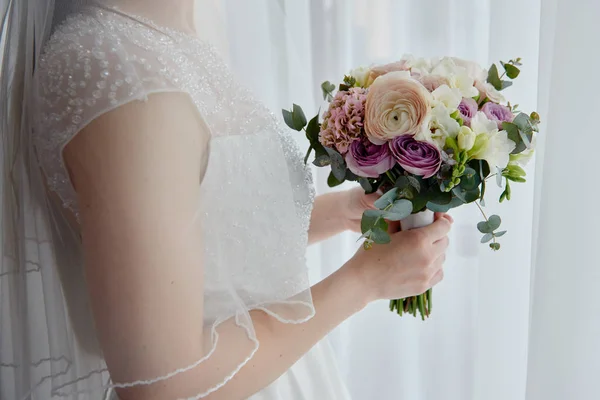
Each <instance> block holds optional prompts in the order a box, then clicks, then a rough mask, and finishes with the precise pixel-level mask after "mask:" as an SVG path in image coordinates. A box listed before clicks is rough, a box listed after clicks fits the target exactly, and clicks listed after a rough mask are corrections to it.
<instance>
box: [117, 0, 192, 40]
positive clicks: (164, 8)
mask: <svg viewBox="0 0 600 400" xmlns="http://www.w3.org/2000/svg"><path fill="white" fill-rule="evenodd" d="M107 3H110V4H111V5H114V6H116V7H118V8H119V9H120V10H122V11H124V12H127V13H131V14H137V15H140V16H143V17H146V18H149V19H151V20H152V21H154V22H156V23H157V24H159V25H161V26H165V27H169V28H174V29H177V30H181V31H185V32H188V33H195V32H196V29H195V26H194V0H110V1H107Z"/></svg>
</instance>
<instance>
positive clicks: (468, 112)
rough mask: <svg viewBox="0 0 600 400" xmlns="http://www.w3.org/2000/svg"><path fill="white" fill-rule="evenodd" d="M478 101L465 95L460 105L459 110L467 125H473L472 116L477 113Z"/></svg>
mask: <svg viewBox="0 0 600 400" xmlns="http://www.w3.org/2000/svg"><path fill="white" fill-rule="evenodd" d="M477 109H478V107H477V102H476V101H475V100H473V99H471V98H469V97H463V99H462V101H461V102H460V104H459V105H458V112H459V113H460V117H461V118H462V119H463V122H464V124H465V125H466V126H469V127H470V126H471V118H473V117H474V116H475V114H477Z"/></svg>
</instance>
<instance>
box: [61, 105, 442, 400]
mask: <svg viewBox="0 0 600 400" xmlns="http://www.w3.org/2000/svg"><path fill="white" fill-rule="evenodd" d="M173 121H177V124H178V130H177V132H176V135H175V134H174V132H173V126H172V123H173ZM206 138H207V135H206V129H205V127H204V125H203V123H202V121H201V120H200V119H199V118H197V116H196V113H195V109H193V106H192V105H191V104H190V103H189V100H188V99H187V97H186V96H184V95H178V94H160V95H154V96H150V99H149V100H148V101H147V102H145V103H141V102H136V103H131V104H128V105H125V106H122V107H120V108H119V109H117V110H115V111H113V112H111V113H109V114H106V115H104V116H102V117H100V118H99V119H97V120H96V121H94V122H93V123H92V124H90V125H89V126H88V127H87V128H86V129H85V131H84V132H82V133H81V134H80V135H79V136H77V137H76V138H75V139H74V140H73V141H72V142H71V143H70V144H69V145H68V147H67V149H66V152H65V158H66V161H67V164H68V165H69V167H70V170H71V174H72V178H73V181H74V184H75V186H76V189H77V192H78V195H79V200H80V205H81V219H82V237H83V246H84V257H85V268H86V274H87V280H88V286H89V291H90V295H91V303H92V309H93V313H94V318H95V321H96V329H97V331H98V336H99V339H100V342H101V345H102V348H103V352H104V356H105V358H106V362H107V365H108V368H109V371H110V374H111V377H112V379H113V381H114V382H129V381H132V380H137V379H141V378H142V379H143V378H149V377H155V376H161V375H164V374H165V373H168V372H171V371H174V370H176V369H178V368H181V367H184V366H187V365H190V364H191V363H193V362H195V361H197V359H198V354H203V352H204V351H205V350H206V349H205V348H203V346H204V345H203V343H204V342H205V341H206V339H207V336H208V334H207V332H204V327H203V318H202V315H203V310H204V303H203V302H204V293H203V291H202V288H203V284H202V281H203V270H202V265H201V264H199V262H200V261H199V260H201V257H200V255H199V254H198V248H201V247H202V246H201V245H199V241H201V235H200V234H199V232H195V231H194V230H192V231H190V221H192V220H193V218H194V214H195V212H196V210H197V206H198V204H197V200H198V199H197V188H198V185H199V182H200V180H201V175H202V168H203V162H202V159H201V157H200V158H199V157H198V155H199V154H205V152H206V142H207V141H206ZM449 225H450V223H449V222H447V221H446V222H443V221H442V220H440V221H439V222H438V223H436V224H434V225H432V227H431V228H424V229H423V230H417V231H412V232H400V233H398V234H395V235H393V240H392V244H391V245H388V246H376V247H375V248H374V249H373V250H370V251H369V252H364V251H360V252H359V253H358V254H357V255H356V256H355V257H354V258H353V259H352V260H351V261H350V262H348V263H347V264H346V265H345V266H344V267H343V268H341V269H340V270H339V271H338V272H336V273H334V274H333V275H331V276H330V277H328V278H327V279H325V280H324V281H322V282H321V283H319V284H317V285H316V286H314V287H313V288H312V294H313V301H314V306H315V309H316V316H315V317H314V318H313V319H311V320H309V321H308V322H306V323H304V324H298V325H294V324H284V323H280V322H278V321H277V320H275V319H274V318H272V317H270V316H268V315H267V314H265V313H263V312H261V311H251V313H250V315H251V317H252V320H253V323H254V327H255V331H256V334H257V338H258V340H259V341H260V347H259V349H258V351H257V353H256V354H255V355H254V357H253V358H252V359H251V360H250V362H249V363H248V364H246V365H245V366H244V367H243V368H242V369H241V370H240V371H239V372H238V373H237V375H236V376H235V378H234V379H233V380H231V381H230V382H229V383H227V384H226V385H225V386H224V387H222V388H220V389H219V390H217V391H216V392H213V393H212V394H211V395H210V396H209V397H208V398H210V399H217V400H221V399H227V400H235V399H245V398H247V397H248V396H250V395H252V394H253V393H255V392H257V391H259V390H260V389H262V388H264V387H265V386H267V385H268V384H269V383H271V382H272V381H274V380H275V379H276V378H277V377H279V376H280V375H281V374H282V373H284V372H285V371H286V370H287V369H288V368H289V367H290V366H292V365H293V363H294V362H295V361H297V360H298V359H299V358H300V357H301V356H302V355H303V354H304V353H306V352H307V351H308V350H309V349H310V348H311V347H312V346H314V345H315V344H316V343H317V342H318V341H319V340H320V339H322V338H323V337H324V336H325V335H326V334H327V333H328V332H329V331H330V330H331V329H333V328H334V327H335V326H337V325H338V324H339V323H341V322H342V321H343V320H344V319H346V318H348V317H349V316H350V315H352V314H353V313H355V312H357V311H358V310H360V309H361V308H362V307H364V306H365V305H366V304H367V303H368V302H369V301H371V300H374V299H378V298H392V297H405V296H408V295H412V294H417V293H421V292H423V291H424V289H426V288H428V287H429V286H430V285H433V284H435V283H437V281H439V279H441V273H440V271H441V263H442V261H443V257H442V255H443V252H444V250H445V248H446V246H447V239H445V235H446V233H447V231H448V229H449ZM207 301H208V300H207ZM235 330H236V327H235V323H233V322H231V321H229V322H228V323H225V324H224V325H223V326H222V327H220V328H219V333H220V335H221V339H220V340H222V341H223V343H227V346H226V347H224V346H221V347H218V348H217V351H216V352H215V353H214V354H212V355H211V357H210V358H209V359H208V360H206V361H205V362H203V363H202V364H201V365H200V366H198V367H196V368H194V369H191V370H189V371H187V372H184V373H181V374H178V375H176V376H174V377H172V378H169V379H167V380H163V381H161V382H158V383H154V384H152V385H146V386H144V385H141V386H135V387H132V388H128V389H121V390H119V396H120V397H121V398H122V399H123V400H141V399H144V400H153V399H157V400H158V399H165V398H181V397H187V396H192V395H196V394H197V393H199V392H202V391H204V390H205V389H206V388H210V387H212V386H214V385H216V384H218V383H219V382H220V378H221V377H222V376H223V375H224V374H225V373H226V372H227V368H229V367H230V365H229V359H230V358H231V354H235V353H236V352H238V351H243V350H245V349H246V347H247V346H248V341H247V340H242V339H238V338H237V336H236V334H235Z"/></svg>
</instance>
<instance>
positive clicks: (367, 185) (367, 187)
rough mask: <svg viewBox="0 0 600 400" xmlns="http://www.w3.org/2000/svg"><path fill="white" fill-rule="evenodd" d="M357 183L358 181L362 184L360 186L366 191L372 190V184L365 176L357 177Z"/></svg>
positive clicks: (370, 191)
mask: <svg viewBox="0 0 600 400" xmlns="http://www.w3.org/2000/svg"><path fill="white" fill-rule="evenodd" d="M358 183H360V186H362V188H363V189H364V191H365V192H367V193H372V192H373V185H371V182H369V180H368V179H367V178H363V177H359V178H358Z"/></svg>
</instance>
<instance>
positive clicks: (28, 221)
mask: <svg viewBox="0 0 600 400" xmlns="http://www.w3.org/2000/svg"><path fill="white" fill-rule="evenodd" d="M193 3H194V1H193V0H179V1H177V2H166V1H164V0H145V1H144V0H85V1H84V0H55V1H52V0H20V1H5V2H3V3H2V7H3V8H4V9H3V10H2V11H3V13H4V14H3V15H4V19H3V25H2V27H3V30H2V33H3V36H2V46H3V50H4V51H3V58H2V71H1V74H2V76H1V79H2V81H1V83H2V86H1V90H2V107H1V113H2V114H1V115H0V121H1V124H2V125H1V127H2V140H3V142H2V148H3V164H2V168H3V169H2V173H3V178H2V208H3V214H2V228H3V229H2V235H3V236H2V243H3V247H2V269H1V270H0V274H1V275H0V288H1V289H0V327H1V329H2V331H1V332H2V334H1V336H0V398H2V399H59V398H60V399H63V398H65V399H98V400H100V399H107V398H115V399H116V398H117V397H118V398H119V399H122V400H130V399H131V400H138V399H144V400H153V399H180V398H191V399H197V398H210V399H227V400H232V399H246V398H250V399H253V400H263V399H286V400H295V399H317V400H320V399H328V400H337V399H348V398H349V395H348V394H347V392H346V390H345V388H344V385H343V382H342V379H341V377H340V376H339V374H338V372H337V370H336V367H335V364H334V362H333V356H332V354H331V353H330V351H329V349H328V348H327V347H326V346H325V344H324V343H322V342H321V340H322V339H323V338H324V337H325V336H326V335H327V333H328V332H330V331H331V330H332V329H333V328H335V327H336V326H337V325H338V324H340V323H341V322H342V321H344V320H345V319H347V318H348V317H350V316H351V315H353V314H354V313H356V312H358V311H359V310H361V309H362V308H363V307H365V306H366V305H367V304H368V303H370V302H372V301H375V300H378V299H390V298H401V297H406V296H412V295H416V294H419V293H422V292H424V291H425V290H426V289H428V288H430V287H431V286H432V285H435V284H436V283H438V282H439V281H440V280H441V279H442V263H443V261H444V257H445V256H444V253H445V250H446V247H447V245H448V239H447V234H448V231H449V229H450V226H451V223H452V220H451V218H450V217H448V216H444V215H438V216H437V220H436V222H435V223H434V224H432V225H431V226H429V227H426V228H422V229H417V230H413V231H407V232H398V233H395V234H393V235H392V236H393V239H392V243H391V244H390V245H386V246H375V247H374V248H373V249H371V250H369V251H364V250H360V251H358V252H357V253H356V254H355V255H354V257H352V259H350V261H348V262H347V263H346V264H344V265H343V266H341V268H339V269H338V270H337V272H335V273H334V274H332V275H331V276H329V277H328V278H326V279H324V280H323V281H321V282H320V283H318V284H316V285H314V286H312V287H310V286H309V284H308V278H307V269H306V265H305V259H304V254H305V249H306V245H307V243H315V242H317V241H320V240H323V239H325V238H327V237H330V236H332V235H335V234H337V233H339V232H341V231H344V230H347V229H352V230H358V228H357V224H358V223H359V220H360V216H361V214H362V212H363V211H364V209H365V208H366V207H372V202H373V196H372V195H371V196H365V195H363V194H361V193H362V192H361V190H360V189H355V190H349V191H343V192H338V193H333V194H328V195H324V196H319V197H317V198H316V200H314V207H313V197H314V196H313V189H312V186H311V177H310V174H309V171H308V170H307V169H306V168H305V167H304V165H303V161H302V157H301V155H300V154H299V152H298V149H297V148H296V147H295V144H294V141H293V140H292V139H291V138H290V137H289V136H288V133H287V132H285V131H284V130H283V129H281V128H280V125H279V122H278V121H277V119H276V118H275V117H274V116H272V114H271V113H269V111H268V110H267V109H266V108H265V107H264V106H263V105H262V104H260V103H259V102H257V101H256V100H254V98H253V97H252V95H251V94H250V93H249V92H248V91H247V90H245V89H243V88H242V87H241V86H240V85H239V84H238V83H237V82H236V81H235V80H234V78H232V75H231V73H230V72H229V71H228V69H227V67H226V66H225V65H224V63H223V62H222V61H221V60H220V59H219V57H218V56H217V54H216V52H215V51H214V50H213V48H212V47H211V46H210V45H208V44H207V43H206V42H205V41H203V40H201V39H200V38H198V37H197V35H196V33H195V32H196V31H195V29H194V26H193V23H192V21H191V19H192V17H191V16H192V15H193V13H194V4H193ZM200 12H202V11H200Z"/></svg>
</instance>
